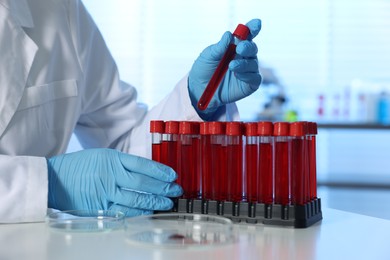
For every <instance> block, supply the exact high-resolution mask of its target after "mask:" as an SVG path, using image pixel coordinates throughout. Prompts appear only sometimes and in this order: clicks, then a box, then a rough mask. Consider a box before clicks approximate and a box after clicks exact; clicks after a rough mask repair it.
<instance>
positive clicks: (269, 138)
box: [257, 121, 274, 204]
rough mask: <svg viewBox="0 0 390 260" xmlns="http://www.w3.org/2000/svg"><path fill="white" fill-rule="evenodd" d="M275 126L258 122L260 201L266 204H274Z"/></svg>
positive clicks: (270, 123)
mask: <svg viewBox="0 0 390 260" xmlns="http://www.w3.org/2000/svg"><path fill="white" fill-rule="evenodd" d="M273 133H274V125H273V123H272V122H266V121H265V122H258V124H257V134H258V136H259V157H258V158H259V159H258V161H259V171H258V174H259V175H258V201H259V202H260V203H264V204H272V203H273V202H274V166H273V161H274V154H273V143H274V137H273Z"/></svg>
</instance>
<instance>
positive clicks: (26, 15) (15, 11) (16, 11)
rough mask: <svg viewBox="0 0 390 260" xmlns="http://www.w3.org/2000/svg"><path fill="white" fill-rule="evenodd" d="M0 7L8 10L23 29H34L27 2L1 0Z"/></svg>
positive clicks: (21, 0) (22, 0)
mask: <svg viewBox="0 0 390 260" xmlns="http://www.w3.org/2000/svg"><path fill="white" fill-rule="evenodd" d="M0 5H3V6H5V7H6V8H8V9H9V10H10V12H11V14H12V16H13V17H14V18H15V19H16V20H17V21H18V22H19V24H20V26H22V27H29V28H30V27H33V26H34V22H33V19H32V16H31V11H30V7H29V5H28V3H27V0H0Z"/></svg>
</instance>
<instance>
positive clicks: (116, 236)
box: [0, 208, 390, 260]
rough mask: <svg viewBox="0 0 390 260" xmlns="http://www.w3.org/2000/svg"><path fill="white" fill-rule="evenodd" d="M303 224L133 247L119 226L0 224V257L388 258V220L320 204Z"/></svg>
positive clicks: (183, 259)
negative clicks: (315, 216)
mask: <svg viewBox="0 0 390 260" xmlns="http://www.w3.org/2000/svg"><path fill="white" fill-rule="evenodd" d="M322 213H323V218H324V219H323V220H322V221H321V222H318V223H316V224H314V225H313V226H311V227H309V228H306V229H294V228H291V227H278V226H264V225H258V226H248V225H239V229H240V235H239V241H238V242H237V243H234V244H231V245H225V246H220V247H217V248H209V249H196V250H194V249H190V250H189V249H187V250H184V249H164V248H158V247H156V248H152V247H146V246H135V245H132V244H131V243H129V242H128V241H126V238H125V231H122V230H120V231H112V232H107V233H66V232H59V231H56V230H54V229H51V228H49V227H48V226H47V225H46V224H45V223H31V224H7V225H5V224H3V225H0V259H1V260H14V259H15V260H16V259H17V260H20V259H37V260H45V259H83V260H85V259H110V260H114V259H115V260H116V259H180V260H190V259H197V260H205V259H217V260H224V259H245V260H246V259H299V260H301V259H310V260H312V259H332V260H335V259H343V260H345V259H375V260H377V259H390V221H388V220H384V219H379V218H373V217H368V216H363V215H358V214H353V213H348V212H344V211H339V210H334V209H328V208H325V209H323V210H322Z"/></svg>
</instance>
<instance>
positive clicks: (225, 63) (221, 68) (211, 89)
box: [198, 43, 236, 110]
mask: <svg viewBox="0 0 390 260" xmlns="http://www.w3.org/2000/svg"><path fill="white" fill-rule="evenodd" d="M235 56H236V45H235V44H233V43H231V44H230V45H229V47H228V49H227V50H226V52H225V54H224V55H223V57H222V59H221V61H220V62H219V64H218V67H217V69H216V70H215V72H214V74H213V76H212V77H211V79H210V81H209V83H208V84H207V87H206V89H205V90H204V92H203V94H202V96H201V97H200V99H199V101H198V108H199V109H200V110H205V109H206V108H207V106H208V105H209V103H210V101H211V99H212V97H213V95H214V93H215V91H216V90H217V88H218V86H219V84H220V83H221V81H222V79H223V77H224V76H225V74H226V71H227V69H228V67H229V62H230V61H232V60H233V59H234V57H235Z"/></svg>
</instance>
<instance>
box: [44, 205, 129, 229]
mask: <svg viewBox="0 0 390 260" xmlns="http://www.w3.org/2000/svg"><path fill="white" fill-rule="evenodd" d="M46 222H47V223H48V225H49V226H50V227H51V228H54V229H58V230H62V231H74V232H101V231H110V230H116V229H121V228H124V222H125V215H124V213H122V212H120V211H110V210H70V211H58V212H53V213H50V214H48V215H47V217H46Z"/></svg>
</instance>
